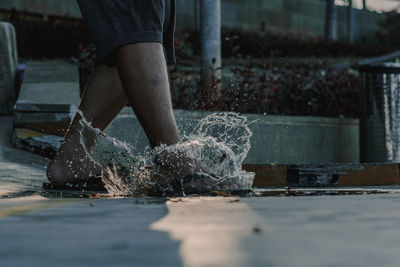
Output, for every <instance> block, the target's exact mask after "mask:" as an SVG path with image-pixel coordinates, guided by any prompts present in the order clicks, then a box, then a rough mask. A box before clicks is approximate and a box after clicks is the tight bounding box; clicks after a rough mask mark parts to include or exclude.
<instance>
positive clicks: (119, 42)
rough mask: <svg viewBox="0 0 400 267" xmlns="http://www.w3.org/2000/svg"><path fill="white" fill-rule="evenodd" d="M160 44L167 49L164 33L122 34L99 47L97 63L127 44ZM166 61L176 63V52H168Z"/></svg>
mask: <svg viewBox="0 0 400 267" xmlns="http://www.w3.org/2000/svg"><path fill="white" fill-rule="evenodd" d="M147 42H149V43H152V42H154V43H160V44H162V45H163V46H164V49H166V48H167V46H166V45H165V44H163V33H162V32H156V31H143V32H134V33H128V34H121V35H119V36H117V37H116V38H114V39H113V40H112V41H111V42H109V43H107V44H105V45H103V46H101V47H98V48H97V49H98V51H99V52H98V54H97V58H98V60H96V63H102V62H104V60H105V59H107V58H108V57H110V56H111V55H112V54H113V53H114V52H115V49H117V48H118V47H120V46H123V45H127V44H137V43H147ZM165 53H166V59H167V63H168V64H174V63H175V56H174V52H173V51H170V52H169V53H168V52H167V51H166V52H165Z"/></svg>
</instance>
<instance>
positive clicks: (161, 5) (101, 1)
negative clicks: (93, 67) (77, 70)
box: [78, 0, 175, 66]
mask: <svg viewBox="0 0 400 267" xmlns="http://www.w3.org/2000/svg"><path fill="white" fill-rule="evenodd" d="M78 4H79V7H80V9H81V12H82V15H83V17H84V19H85V21H86V22H87V24H88V26H89V31H90V32H91V34H92V36H93V38H94V42H95V45H96V63H97V65H101V64H106V65H112V66H113V65H115V56H114V52H115V49H116V48H118V47H119V46H122V45H125V44H131V43H145V42H158V43H161V44H163V45H164V51H165V56H166V60H167V63H168V64H173V63H175V52H174V28H175V0H78Z"/></svg>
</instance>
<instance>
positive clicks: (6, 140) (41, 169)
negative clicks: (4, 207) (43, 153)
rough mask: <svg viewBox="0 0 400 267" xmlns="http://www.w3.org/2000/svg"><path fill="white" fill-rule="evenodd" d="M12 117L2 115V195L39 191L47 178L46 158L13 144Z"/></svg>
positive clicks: (0, 159)
mask: <svg viewBox="0 0 400 267" xmlns="http://www.w3.org/2000/svg"><path fill="white" fill-rule="evenodd" d="M12 131H13V123H12V117H10V116H0V197H4V196H7V195H12V194H19V193H21V192H25V191H38V190H39V189H40V188H41V186H42V183H43V182H44V181H45V180H47V179H46V174H45V168H46V166H47V160H45V159H44V158H42V157H40V156H38V155H35V154H32V153H29V152H26V151H22V150H20V149H16V148H14V147H13V146H12V145H11V136H12Z"/></svg>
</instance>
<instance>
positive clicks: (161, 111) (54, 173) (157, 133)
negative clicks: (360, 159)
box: [47, 43, 192, 183]
mask: <svg viewBox="0 0 400 267" xmlns="http://www.w3.org/2000/svg"><path fill="white" fill-rule="evenodd" d="M116 59H117V69H118V72H117V71H116V69H115V68H113V69H107V68H106V67H98V68H97V69H96V70H95V72H94V74H93V76H92V77H91V80H90V82H89V86H88V88H87V89H86V90H85V93H84V95H83V98H82V101H81V104H80V107H79V109H80V110H81V111H82V113H83V115H84V116H85V118H86V119H87V120H88V121H90V122H92V125H93V126H94V127H96V128H100V129H101V130H104V128H105V127H106V126H107V125H108V124H109V123H110V122H111V120H112V119H113V118H114V117H115V116H116V115H117V114H118V112H119V111H120V110H121V109H122V107H124V106H125V105H126V104H127V102H128V100H129V102H130V104H131V106H132V107H133V109H134V111H135V114H136V116H137V117H138V119H139V121H140V123H141V125H142V127H143V128H144V130H145V132H146V134H147V136H148V138H149V141H150V144H151V146H152V147H153V148H154V147H156V146H159V145H162V144H165V145H172V144H175V143H178V142H179V141H180V140H181V139H180V136H179V131H178V128H177V126H176V121H175V117H174V114H173V109H172V103H171V96H170V91H169V81H168V72H167V66H166V62H165V57H164V51H163V48H162V45H161V44H159V43H139V44H128V45H124V46H121V47H120V48H118V49H117V50H116ZM118 74H119V75H118ZM121 81H122V82H121ZM80 119H81V117H80V115H79V114H77V115H76V116H75V118H74V120H73V121H72V123H71V125H70V127H69V129H68V131H67V134H66V137H65V141H64V142H63V144H62V146H61V148H60V150H59V151H58V153H57V155H56V157H55V159H54V160H53V161H52V162H51V163H50V165H49V167H48V169H47V175H48V179H49V181H50V182H52V183H65V182H73V181H74V180H82V179H85V178H87V176H88V174H89V173H90V172H92V173H93V170H94V169H95V166H93V165H91V164H86V163H87V161H88V159H85V153H84V151H83V148H82V147H81V146H80V143H79V131H80V129H81V127H80V124H79V121H80ZM82 159H84V163H85V164H83V162H82ZM183 160H186V161H187V159H183ZM67 161H68V163H67ZM71 161H72V164H70V165H71V167H69V166H67V165H68V164H69V162H71ZM158 161H159V162H161V163H160V164H159V165H162V166H164V169H165V170H164V173H168V174H172V175H170V176H172V177H177V176H182V175H183V174H185V173H189V172H191V168H185V167H182V166H180V167H179V169H180V170H179V171H177V170H175V169H177V168H173V167H172V168H171V165H176V164H175V163H176V162H180V161H182V156H181V155H178V154H176V155H164V156H163V159H159V160H158ZM156 164H157V162H156ZM187 165H188V166H190V165H192V164H187Z"/></svg>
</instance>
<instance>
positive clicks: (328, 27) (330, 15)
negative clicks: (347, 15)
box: [325, 0, 337, 42]
mask: <svg viewBox="0 0 400 267" xmlns="http://www.w3.org/2000/svg"><path fill="white" fill-rule="evenodd" d="M325 39H326V40H327V41H328V42H330V41H336V40H337V9H336V5H335V0H326V17H325Z"/></svg>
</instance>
